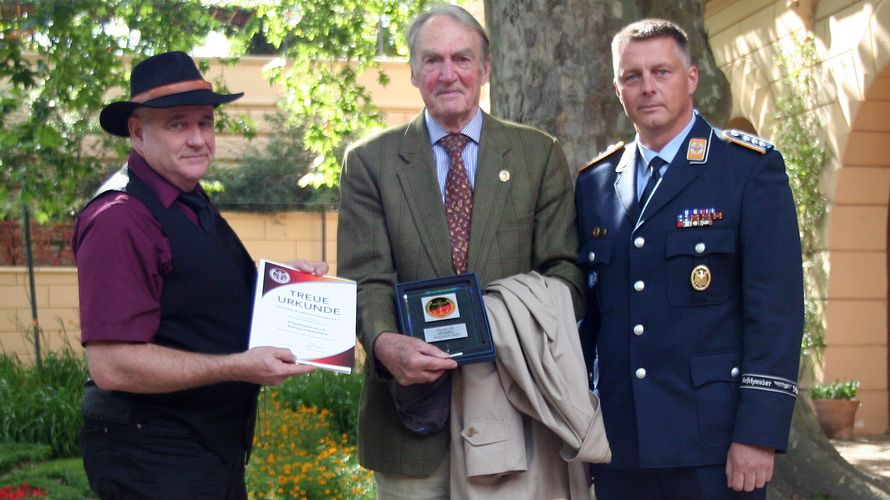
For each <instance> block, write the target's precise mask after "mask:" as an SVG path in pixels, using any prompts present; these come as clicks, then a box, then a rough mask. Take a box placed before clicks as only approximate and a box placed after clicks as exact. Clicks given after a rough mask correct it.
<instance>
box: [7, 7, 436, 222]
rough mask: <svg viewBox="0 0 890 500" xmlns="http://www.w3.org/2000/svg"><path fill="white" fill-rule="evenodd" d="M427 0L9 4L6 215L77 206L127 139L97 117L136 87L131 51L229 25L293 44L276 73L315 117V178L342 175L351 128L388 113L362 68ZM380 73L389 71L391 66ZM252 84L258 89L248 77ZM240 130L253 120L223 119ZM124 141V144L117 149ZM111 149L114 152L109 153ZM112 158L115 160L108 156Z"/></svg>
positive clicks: (185, 46)
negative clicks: (343, 146)
mask: <svg viewBox="0 0 890 500" xmlns="http://www.w3.org/2000/svg"><path fill="white" fill-rule="evenodd" d="M424 3H425V2H424V0H405V1H400V0H368V1H355V0H304V1H297V0H281V1H278V2H274V3H270V2H258V1H255V0H229V1H225V0H217V1H213V0H19V1H14V2H2V4H0V61H2V64H0V177H2V182H0V194H2V197H0V200H2V201H0V217H2V216H9V215H10V213H13V212H14V211H15V210H16V209H17V208H18V207H21V206H22V204H23V203H24V204H25V205H27V206H29V207H31V208H32V210H33V211H34V213H35V214H36V215H37V218H38V220H40V221H46V220H47V219H49V218H51V217H54V216H60V215H64V214H67V213H70V212H71V211H72V209H73V208H74V207H76V206H78V205H79V203H80V201H81V198H79V197H83V196H84V195H85V194H86V193H87V192H88V188H89V187H93V186H95V182H92V183H90V182H89V180H90V179H91V178H95V177H96V176H97V172H99V171H101V170H107V169H105V168H103V167H104V166H105V165H104V163H113V164H116V163H120V160H121V159H122V153H123V151H124V150H125V149H126V143H125V142H124V141H121V140H117V139H109V138H108V137H107V135H104V134H102V133H100V131H99V129H98V123H97V122H98V120H97V113H98V111H99V110H100V109H101V108H102V106H103V105H104V104H105V103H106V102H107V101H108V100H109V96H119V95H128V94H129V89H128V82H127V78H128V75H129V65H128V62H129V61H130V60H133V59H137V60H138V59H141V58H143V57H145V56H148V55H151V54H155V53H158V52H162V51H166V50H184V51H187V52H189V51H192V50H193V49H194V48H195V47H197V46H199V45H201V44H202V43H203V42H204V41H205V40H206V37H207V35H208V34H209V33H211V32H214V31H216V32H222V33H225V34H226V35H227V36H229V37H230V39H231V40H232V42H233V46H234V51H235V54H233V56H235V57H234V58H233V61H234V60H235V58H236V57H237V56H239V55H240V54H241V53H243V52H245V51H246V50H247V49H248V48H249V47H251V41H253V40H254V39H255V38H256V37H257V36H262V37H264V40H265V42H266V45H267V46H268V47H271V48H272V49H273V50H274V51H275V52H276V53H278V54H279V55H280V56H282V59H281V60H280V63H278V64H271V65H270V66H269V68H268V70H267V75H268V77H269V78H270V79H271V80H272V81H273V82H275V83H277V84H280V85H281V86H282V88H283V89H284V98H283V100H282V102H281V103H280V104H281V107H282V108H283V109H284V110H286V111H287V112H288V119H289V120H290V122H291V123H297V124H301V126H303V127H304V144H305V146H306V147H307V148H308V149H309V150H310V151H312V153H313V158H317V159H318V160H317V161H314V162H313V164H312V165H313V169H314V175H312V176H309V177H308V180H310V181H311V182H312V184H314V185H327V186H334V185H335V184H336V182H337V179H338V176H339V175H338V174H339V168H338V166H337V159H336V157H335V154H336V151H337V148H338V147H339V145H340V143H341V142H342V140H343V138H344V137H345V136H348V135H349V134H350V133H352V132H354V131H356V130H362V129H366V128H369V127H373V126H377V125H379V124H380V123H381V122H380V115H379V113H378V112H377V111H376V109H375V108H374V106H373V104H372V103H371V101H370V95H369V93H368V91H367V89H365V88H363V87H362V86H361V85H359V84H358V80H357V79H358V75H359V74H361V73H362V72H364V71H366V70H368V69H370V68H373V67H375V66H376V65H377V64H378V63H377V62H376V61H375V59H374V58H375V56H376V55H377V54H378V53H379V52H381V51H383V52H387V51H388V52H389V53H392V51H393V50H395V51H401V52H404V48H398V47H396V46H394V45H393V42H392V41H393V40H400V39H401V36H400V35H399V33H400V30H401V29H402V27H403V26H404V24H405V22H406V20H408V19H409V18H410V17H411V16H413V15H414V14H415V13H416V11H417V9H418V8H419V7H420V6H422V5H423V4H424ZM379 78H380V79H381V81H384V82H385V81H386V77H385V75H383V74H382V73H381V74H380V76H379ZM246 90H247V91H249V89H246ZM220 123H221V125H222V126H227V127H228V128H230V129H234V130H235V131H236V132H237V133H245V132H249V128H246V127H245V125H244V123H243V122H238V121H237V120H234V121H233V120H231V119H226V118H225V117H223V119H221V120H220ZM114 151H116V154H114ZM103 159H104V160H103ZM103 161H104V163H103Z"/></svg>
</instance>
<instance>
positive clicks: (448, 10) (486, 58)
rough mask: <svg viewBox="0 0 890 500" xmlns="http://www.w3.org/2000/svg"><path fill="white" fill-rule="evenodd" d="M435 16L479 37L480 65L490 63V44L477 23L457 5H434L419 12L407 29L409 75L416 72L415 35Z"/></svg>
mask: <svg viewBox="0 0 890 500" xmlns="http://www.w3.org/2000/svg"><path fill="white" fill-rule="evenodd" d="M435 16H448V17H450V18H451V19H454V20H455V21H457V22H458V23H460V24H462V25H464V26H466V27H467V28H470V29H471V30H473V31H475V32H476V34H478V35H479V40H481V42H482V43H481V45H482V63H483V64H488V63H489V62H490V61H491V42H489V40H488V33H486V32H485V28H483V27H482V25H481V24H479V21H477V20H476V18H475V17H473V15H472V14H470V13H469V12H467V11H466V10H465V9H464V8H463V7H459V6H457V5H450V4H443V5H434V6H433V7H430V8H429V9H428V10H426V11H424V12H421V13H420V14H418V15H417V17H415V18H414V21H412V22H411V26H410V27H409V28H408V37H407V41H408V48H409V49H410V53H409V54H410V55H409V59H408V60H409V61H410V63H411V73H412V74H414V73H415V71H416V70H417V64H418V61H417V34H418V33H420V28H422V27H423V25H424V24H425V23H426V22H427V21H429V20H430V19H432V18H433V17H435Z"/></svg>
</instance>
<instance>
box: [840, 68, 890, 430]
mask: <svg viewBox="0 0 890 500" xmlns="http://www.w3.org/2000/svg"><path fill="white" fill-rule="evenodd" d="M852 114H853V116H854V118H853V120H852V124H851V127H850V135H849V138H848V140H847V141H846V145H845V147H844V148H843V151H842V153H841V155H840V160H841V164H842V167H841V169H840V170H839V171H838V172H837V176H838V177H837V182H836V184H835V189H834V191H833V193H831V196H830V197H831V202H832V204H831V213H830V214H829V220H828V233H827V241H826V243H827V247H828V248H827V250H828V252H829V265H830V274H829V283H828V296H827V299H828V302H827V329H826V344H827V346H828V347H827V349H826V351H825V363H824V379H825V380H827V381H830V380H835V379H858V380H860V381H861V383H862V385H861V386H860V399H861V400H862V402H863V404H862V406H861V407H860V409H859V413H858V414H857V421H859V422H858V424H859V425H860V427H859V428H857V429H856V430H857V432H864V433H869V434H875V433H884V432H887V430H888V428H890V425H888V417H887V416H888V414H890V395H888V388H890V348H888V347H890V311H888V300H887V297H888V294H890V255H888V248H890V120H888V119H887V116H890V65H887V66H886V67H884V68H883V70H882V71H881V72H880V73H879V75H878V76H877V77H875V78H874V79H873V80H872V81H871V82H870V84H869V85H868V87H867V88H866V91H865V93H864V99H863V100H862V102H860V103H858V109H857V110H856V112H855V113H852Z"/></svg>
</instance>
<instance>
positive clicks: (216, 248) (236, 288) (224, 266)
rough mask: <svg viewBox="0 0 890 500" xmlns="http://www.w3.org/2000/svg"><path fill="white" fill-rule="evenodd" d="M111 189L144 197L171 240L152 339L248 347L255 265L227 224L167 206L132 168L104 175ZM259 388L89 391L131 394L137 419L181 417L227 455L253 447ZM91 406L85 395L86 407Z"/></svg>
mask: <svg viewBox="0 0 890 500" xmlns="http://www.w3.org/2000/svg"><path fill="white" fill-rule="evenodd" d="M110 190H115V191H123V192H126V193H127V194H128V195H130V196H133V197H134V198H136V199H138V200H139V201H140V202H142V203H143V204H144V205H145V206H146V208H148V210H149V211H150V212H151V213H152V215H153V216H154V217H155V219H157V221H158V222H159V223H160V225H161V229H162V230H163V231H164V234H165V235H166V237H167V239H168V240H169V242H170V248H171V251H172V255H173V257H172V263H173V265H172V269H171V271H170V272H169V273H168V274H166V275H164V284H163V288H162V291H161V323H160V326H159V327H158V331H157V334H156V337H155V341H154V342H155V343H156V344H158V345H162V346H166V347H171V348H174V349H179V350H183V351H190V352H197V353H207V354H231V353H236V352H242V351H244V350H246V349H247V344H248V336H249V332H250V315H251V308H252V301H253V286H254V282H255V280H256V268H255V266H254V264H253V261H252V260H251V259H250V256H249V255H248V253H247V251H246V250H245V249H244V247H243V245H242V244H241V242H240V240H238V237H237V236H236V235H235V233H234V231H232V229H231V228H230V227H229V225H228V224H227V223H226V222H225V221H224V220H223V219H222V218H220V217H217V222H218V223H219V225H218V230H217V231H218V235H217V236H216V237H215V238H213V237H210V236H208V235H207V234H206V233H205V232H204V231H203V230H202V229H201V228H200V227H199V226H197V225H196V224H194V223H193V222H192V221H190V220H189V219H188V218H187V217H186V215H185V214H184V213H182V211H181V210H180V209H179V208H178V207H177V206H176V205H175V204H174V205H171V206H170V208H165V207H164V206H163V204H161V202H160V200H159V199H158V197H157V195H156V194H155V193H154V192H153V191H152V190H151V188H150V187H149V186H148V185H147V184H145V183H144V182H143V181H142V180H141V179H139V177H137V176H135V175H128V172H127V170H126V168H125V169H123V170H121V171H120V172H118V174H116V175H115V177H113V178H112V180H109V182H106V183H105V185H103V187H102V188H100V190H99V192H98V193H97V195H96V197H98V196H100V195H101V194H102V193H104V192H106V191H110ZM93 199H94V200H95V199H96V198H93ZM258 391H259V387H258V386H257V385H254V384H249V383H243V382H225V383H219V384H213V385H209V386H203V387H198V388H194V389H188V390H183V391H177V392H171V393H164V394H134V393H127V392H118V391H115V392H111V393H109V392H106V391H99V392H100V394H96V392H97V389H92V388H88V392H89V393H91V394H88V398H93V399H95V400H97V402H98V404H99V405H100V408H93V409H94V410H95V409H101V405H102V404H111V405H115V404H120V403H123V402H124V401H121V400H126V403H127V404H129V405H130V406H131V407H132V415H133V418H137V419H138V418H144V417H145V416H149V415H161V416H165V417H170V418H174V419H177V420H180V421H182V422H184V423H186V424H187V425H188V426H189V427H191V428H192V429H193V430H194V432H195V434H196V438H197V439H198V440H199V441H200V442H201V443H202V444H204V445H205V446H207V447H208V448H210V449H212V450H214V451H215V452H217V453H218V454H220V455H221V456H222V457H223V458H224V459H225V460H226V461H229V460H232V459H236V458H240V457H241V456H243V453H244V451H245V450H247V449H249V448H250V440H251V439H252V436H253V424H254V419H255V416H256V397H257V393H258ZM108 398H111V399H108ZM103 401H104V403H103ZM86 405H87V403H86V401H85V410H86ZM90 413H92V414H96V413H99V412H95V411H91V412H90ZM100 414H101V413H100Z"/></svg>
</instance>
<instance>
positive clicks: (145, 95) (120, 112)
mask: <svg viewBox="0 0 890 500" xmlns="http://www.w3.org/2000/svg"><path fill="white" fill-rule="evenodd" d="M243 95H244V92H239V93H237V94H217V93H216V92H214V91H213V85H211V84H210V82H207V81H205V80H204V77H202V76H201V72H200V71H198V67H197V66H195V61H193V60H192V58H191V57H189V55H188V54H186V53H185V52H165V53H163V54H158V55H156V56H152V57H149V58H148V59H145V60H144V61H142V62H140V63H139V64H137V65H136V66H134V67H133V71H132V72H131V73H130V100H129V101H117V102H113V103H111V104H109V105H107V106H105V107H104V108H103V109H102V112H101V113H100V114H99V123H100V124H101V125H102V128H103V129H105V131H106V132H108V133H109V134H114V135H117V136H121V137H129V135H130V131H129V129H128V127H127V120H128V119H129V118H130V116H131V115H132V114H133V111H134V110H135V109H136V108H138V107H139V106H146V107H149V108H172V107H174V106H203V105H207V104H209V105H212V106H219V105H220V104H225V103H227V102H232V101H234V100H235V99H239V98H241V96H243Z"/></svg>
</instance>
